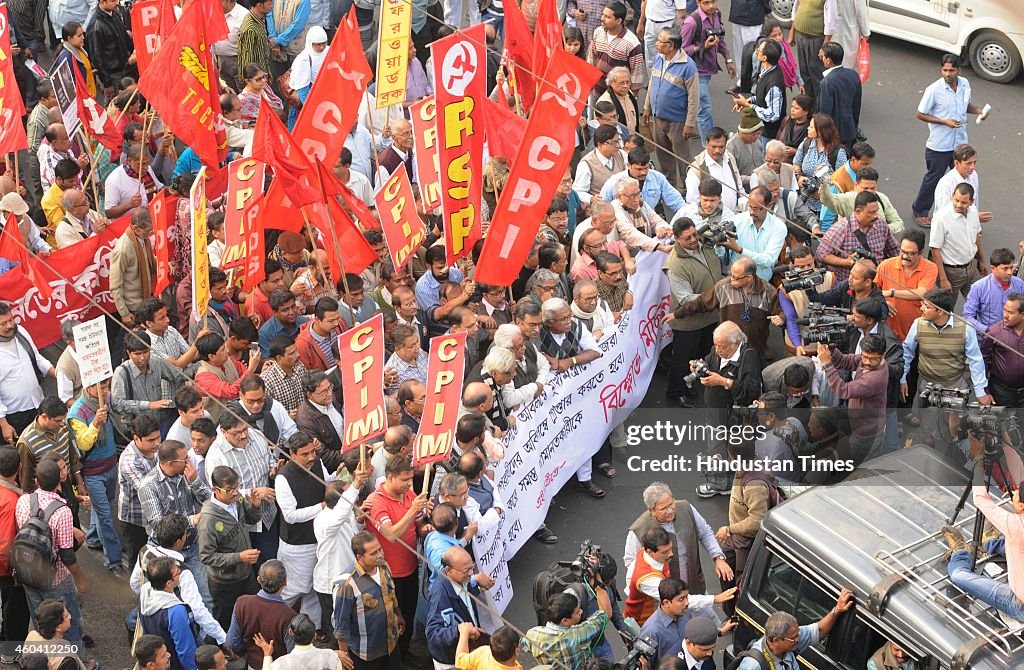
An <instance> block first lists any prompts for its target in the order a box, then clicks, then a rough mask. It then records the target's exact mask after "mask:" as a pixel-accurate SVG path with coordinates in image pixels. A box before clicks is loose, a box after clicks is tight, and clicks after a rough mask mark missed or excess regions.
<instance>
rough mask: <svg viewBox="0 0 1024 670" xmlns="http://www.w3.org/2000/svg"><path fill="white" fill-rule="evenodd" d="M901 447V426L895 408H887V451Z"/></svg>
mask: <svg viewBox="0 0 1024 670" xmlns="http://www.w3.org/2000/svg"><path fill="white" fill-rule="evenodd" d="M899 448H900V427H899V423H898V420H897V418H896V410H895V409H887V410H885V453H889V452H892V451H897V450H899Z"/></svg>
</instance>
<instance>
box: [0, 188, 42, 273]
mask: <svg viewBox="0 0 1024 670" xmlns="http://www.w3.org/2000/svg"><path fill="white" fill-rule="evenodd" d="M10 214H13V215H14V216H15V217H17V219H16V220H17V222H18V232H19V233H21V242H22V244H24V245H25V247H26V248H27V249H28V250H29V251H30V252H31V253H33V254H37V255H39V256H44V257H45V256H49V255H50V252H51V251H53V249H52V248H50V245H49V244H47V243H46V241H45V240H43V238H42V236H41V235H40V234H39V228H38V227H36V224H34V223H32V219H30V218H28V216H26V214H28V203H26V202H25V199H24V198H22V197H21V196H20V195H18V194H17V193H8V194H7V195H5V196H4V197H3V198H0V218H2V220H0V228H2V227H6V226H7V220H8V215H10ZM12 232H13V231H12Z"/></svg>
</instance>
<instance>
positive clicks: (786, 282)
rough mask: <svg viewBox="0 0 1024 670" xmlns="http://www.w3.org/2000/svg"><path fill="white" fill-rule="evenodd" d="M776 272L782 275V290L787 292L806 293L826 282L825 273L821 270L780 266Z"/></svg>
mask: <svg viewBox="0 0 1024 670" xmlns="http://www.w3.org/2000/svg"><path fill="white" fill-rule="evenodd" d="M775 272H776V273H782V288H784V289H785V290H787V291H806V290H807V289H810V288H813V287H815V286H818V285H820V284H823V283H824V282H825V271H824V270H822V269H820V268H815V267H809V268H798V267H796V266H794V265H779V266H777V267H776V268H775Z"/></svg>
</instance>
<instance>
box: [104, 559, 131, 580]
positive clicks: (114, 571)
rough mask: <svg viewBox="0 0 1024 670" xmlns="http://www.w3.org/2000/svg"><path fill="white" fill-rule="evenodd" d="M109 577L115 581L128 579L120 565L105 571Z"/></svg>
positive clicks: (125, 571) (126, 573)
mask: <svg viewBox="0 0 1024 670" xmlns="http://www.w3.org/2000/svg"><path fill="white" fill-rule="evenodd" d="M107 572H108V573H110V576H111V577H113V578H115V579H128V571H127V570H125V569H124V567H122V566H121V564H120V563H118V564H117V565H115V566H114V567H112V568H110V569H108V570H107Z"/></svg>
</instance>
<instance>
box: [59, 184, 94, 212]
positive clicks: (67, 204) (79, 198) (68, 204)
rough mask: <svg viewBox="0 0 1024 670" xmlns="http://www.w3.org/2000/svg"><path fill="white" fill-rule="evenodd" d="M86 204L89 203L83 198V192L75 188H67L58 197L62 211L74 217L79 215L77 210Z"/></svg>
mask: <svg viewBox="0 0 1024 670" xmlns="http://www.w3.org/2000/svg"><path fill="white" fill-rule="evenodd" d="M88 204H89V201H88V200H87V199H86V197H85V192H84V191H82V190H80V189H77V188H69V189H68V190H66V191H64V193H63V195H61V197H60V206H61V207H62V208H63V209H64V211H65V212H69V213H71V214H74V215H76V216H77V215H81V212H79V211H77V210H78V208H80V207H84V206H86V205H88Z"/></svg>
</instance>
